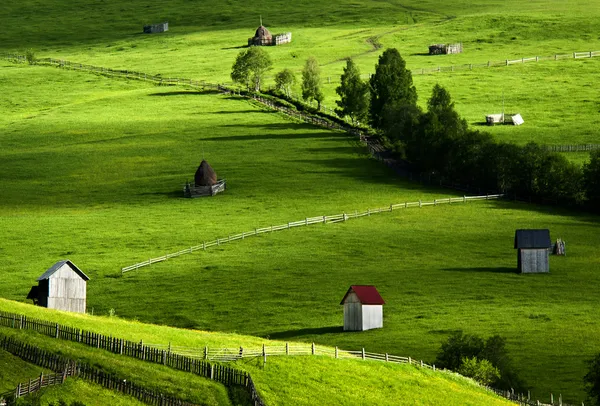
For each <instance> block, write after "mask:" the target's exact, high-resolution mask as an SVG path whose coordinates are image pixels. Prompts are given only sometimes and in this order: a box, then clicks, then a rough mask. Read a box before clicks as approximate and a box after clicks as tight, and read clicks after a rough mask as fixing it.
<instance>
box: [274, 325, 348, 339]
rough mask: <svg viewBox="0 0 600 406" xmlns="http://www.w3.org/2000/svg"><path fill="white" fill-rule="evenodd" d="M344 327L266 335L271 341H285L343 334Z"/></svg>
mask: <svg viewBox="0 0 600 406" xmlns="http://www.w3.org/2000/svg"><path fill="white" fill-rule="evenodd" d="M343 332H344V327H343V326H330V327H317V328H301V329H298V330H286V331H278V332H276V333H269V334H266V336H268V337H269V338H270V339H271V340H283V339H285V338H295V337H302V336H310V335H321V334H334V333H343Z"/></svg>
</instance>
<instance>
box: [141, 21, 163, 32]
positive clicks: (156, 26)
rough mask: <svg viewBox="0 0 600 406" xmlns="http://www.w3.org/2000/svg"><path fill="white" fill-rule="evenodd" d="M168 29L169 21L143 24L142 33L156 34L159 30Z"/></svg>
mask: <svg viewBox="0 0 600 406" xmlns="http://www.w3.org/2000/svg"><path fill="white" fill-rule="evenodd" d="M165 31H169V23H168V22H164V23H160V24H151V25H144V34H156V33H159V32H165Z"/></svg>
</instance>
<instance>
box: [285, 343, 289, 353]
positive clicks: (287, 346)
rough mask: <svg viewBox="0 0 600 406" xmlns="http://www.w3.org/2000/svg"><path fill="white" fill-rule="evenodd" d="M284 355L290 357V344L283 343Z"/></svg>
mask: <svg viewBox="0 0 600 406" xmlns="http://www.w3.org/2000/svg"><path fill="white" fill-rule="evenodd" d="M285 355H290V343H285Z"/></svg>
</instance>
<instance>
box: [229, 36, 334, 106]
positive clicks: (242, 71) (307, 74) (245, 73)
mask: <svg viewBox="0 0 600 406" xmlns="http://www.w3.org/2000/svg"><path fill="white" fill-rule="evenodd" d="M272 67H273V62H272V61H271V57H270V56H269V54H268V53H267V51H265V50H264V49H263V48H262V47H255V46H252V47H249V48H247V49H246V50H244V51H241V52H240V53H239V54H238V56H237V58H236V59H235V62H234V63H233V66H232V68H231V79H232V80H233V81H234V82H236V83H239V84H241V85H243V86H246V88H247V89H248V90H252V91H255V92H260V88H261V85H262V82H263V79H264V77H265V74H266V73H267V72H268V71H269V70H271V69H272ZM294 84H296V76H295V75H294V72H293V71H291V70H290V69H284V70H282V71H281V72H278V73H277V74H275V86H276V89H277V90H278V91H280V92H281V93H283V94H284V95H285V96H287V97H288V98H289V97H291V93H292V86H294ZM324 97H325V96H324V95H323V90H322V89H321V71H320V68H319V63H318V62H317V60H316V59H315V58H314V57H312V56H311V57H310V58H308V59H307V60H306V63H305V65H304V69H302V99H304V101H308V102H310V101H316V102H317V106H318V107H317V108H318V109H319V110H320V109H321V102H322V101H323V99H324Z"/></svg>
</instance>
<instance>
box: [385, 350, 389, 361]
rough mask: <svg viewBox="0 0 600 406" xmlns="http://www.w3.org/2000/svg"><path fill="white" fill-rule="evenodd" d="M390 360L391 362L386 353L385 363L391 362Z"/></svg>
mask: <svg viewBox="0 0 600 406" xmlns="http://www.w3.org/2000/svg"><path fill="white" fill-rule="evenodd" d="M389 360H390V359H389V357H388V353H387V352H386V353H385V362H389Z"/></svg>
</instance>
